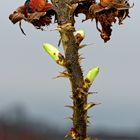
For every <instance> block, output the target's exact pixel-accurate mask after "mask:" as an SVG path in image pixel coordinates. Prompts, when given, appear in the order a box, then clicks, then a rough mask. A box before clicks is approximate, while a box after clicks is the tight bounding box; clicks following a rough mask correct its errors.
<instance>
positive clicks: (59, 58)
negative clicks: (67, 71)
mask: <svg viewBox="0 0 140 140" xmlns="http://www.w3.org/2000/svg"><path fill="white" fill-rule="evenodd" d="M43 48H44V50H45V51H46V52H47V53H48V54H49V55H50V56H51V57H52V59H53V60H54V61H56V63H57V64H59V65H64V56H63V55H62V54H61V53H60V52H59V50H58V49H57V48H55V47H54V46H53V45H51V44H48V43H44V44H43Z"/></svg>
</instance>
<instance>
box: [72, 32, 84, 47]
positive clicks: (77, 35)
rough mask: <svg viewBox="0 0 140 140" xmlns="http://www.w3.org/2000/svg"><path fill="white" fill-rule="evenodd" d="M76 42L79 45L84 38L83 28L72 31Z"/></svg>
mask: <svg viewBox="0 0 140 140" xmlns="http://www.w3.org/2000/svg"><path fill="white" fill-rule="evenodd" d="M74 36H75V40H76V43H77V44H78V45H80V43H81V42H82V40H83V39H84V38H85V32H84V31H83V30H78V31H76V32H75V33H74Z"/></svg>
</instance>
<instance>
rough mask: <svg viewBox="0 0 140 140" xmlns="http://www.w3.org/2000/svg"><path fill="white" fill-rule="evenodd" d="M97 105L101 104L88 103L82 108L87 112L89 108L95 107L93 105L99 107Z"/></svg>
mask: <svg viewBox="0 0 140 140" xmlns="http://www.w3.org/2000/svg"><path fill="white" fill-rule="evenodd" d="M99 104H101V103H95V102H90V103H87V104H86V105H85V107H84V110H86V111H87V110H88V109H90V108H91V107H93V106H95V105H99Z"/></svg>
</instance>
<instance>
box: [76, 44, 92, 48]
mask: <svg viewBox="0 0 140 140" xmlns="http://www.w3.org/2000/svg"><path fill="white" fill-rule="evenodd" d="M91 45H93V43H91V44H83V45H80V46H79V49H82V48H85V47H87V46H91Z"/></svg>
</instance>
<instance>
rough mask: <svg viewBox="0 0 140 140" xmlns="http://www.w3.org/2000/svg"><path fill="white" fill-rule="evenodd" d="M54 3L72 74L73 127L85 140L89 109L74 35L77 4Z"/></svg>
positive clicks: (79, 139)
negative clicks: (86, 105) (85, 107)
mask: <svg viewBox="0 0 140 140" xmlns="http://www.w3.org/2000/svg"><path fill="white" fill-rule="evenodd" d="M52 3H53V4H54V5H55V8H56V11H57V16H58V17H57V20H58V30H59V32H60V35H61V39H62V44H63V48H64V52H65V61H66V64H65V67H66V69H67V72H68V73H69V75H70V78H69V79H70V82H71V88H72V99H73V118H72V120H73V128H74V129H75V130H76V131H77V132H78V137H77V138H76V140H84V139H86V137H87V111H85V110H84V105H85V104H87V95H86V94H82V93H81V91H80V90H79V89H81V88H82V86H83V83H84V78H83V73H82V69H81V67H80V64H79V54H78V47H79V46H78V45H77V44H76V40H75V37H74V35H73V32H74V31H75V28H74V16H73V8H74V7H75V4H74V5H71V4H70V2H69V0H65V1H63V0H57V1H56V0H52ZM72 139H74V138H72Z"/></svg>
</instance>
